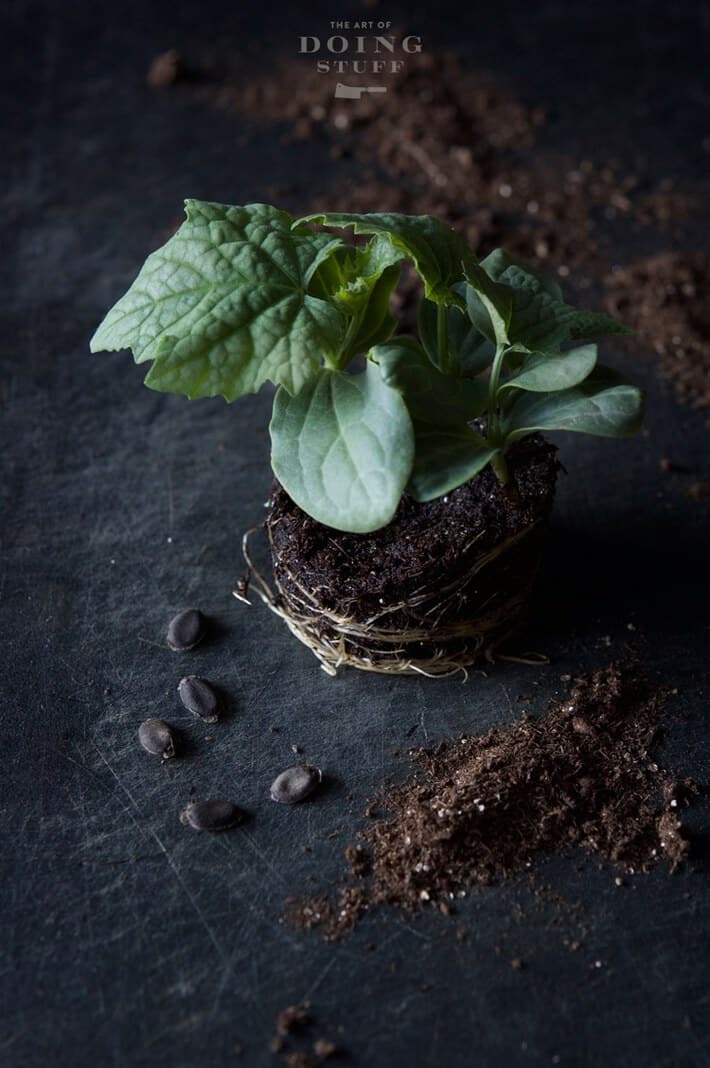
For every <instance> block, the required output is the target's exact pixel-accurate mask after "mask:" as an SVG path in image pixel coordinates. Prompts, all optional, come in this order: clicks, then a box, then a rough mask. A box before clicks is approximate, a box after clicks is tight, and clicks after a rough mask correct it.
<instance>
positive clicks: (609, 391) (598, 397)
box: [502, 365, 644, 445]
mask: <svg viewBox="0 0 710 1068" xmlns="http://www.w3.org/2000/svg"><path fill="white" fill-rule="evenodd" d="M643 400H644V398H643V393H642V391H641V390H640V389H638V388H637V387H636V386H632V385H630V384H629V383H628V382H626V381H625V380H624V379H623V377H622V376H621V375H619V374H617V372H615V371H612V370H611V369H610V368H608V367H603V366H601V365H598V366H597V367H596V369H595V370H594V371H593V372H592V374H591V375H590V376H589V377H588V378H587V379H586V381H584V382H582V383H581V385H578V386H575V387H574V388H573V389H565V390H562V391H560V392H559V393H550V394H541V395H538V394H535V393H521V394H520V395H519V396H517V397H516V398H515V400H514V401H513V403H512V404H511V405H510V407H509V408H508V409H507V411H506V412H505V414H504V417H503V425H502V430H503V434H504V435H505V443H506V445H509V444H511V443H512V442H513V441H517V440H518V439H519V438H522V437H525V436H526V435H528V434H532V433H533V432H534V431H536V430H571V431H574V432H576V433H580V434H597V435H599V436H600V437H608V438H622V437H630V436H631V435H633V434H637V433H638V432H639V430H640V429H641V424H642V421H643V406H644V405H643Z"/></svg>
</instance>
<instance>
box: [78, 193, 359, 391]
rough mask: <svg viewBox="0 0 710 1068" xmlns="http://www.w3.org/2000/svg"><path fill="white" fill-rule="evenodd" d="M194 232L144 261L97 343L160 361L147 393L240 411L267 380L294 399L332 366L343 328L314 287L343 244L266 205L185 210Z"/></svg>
mask: <svg viewBox="0 0 710 1068" xmlns="http://www.w3.org/2000/svg"><path fill="white" fill-rule="evenodd" d="M185 204H186V214H187V221H186V222H184V223H183V224H182V226H181V227H180V229H179V230H178V232H177V233H176V234H175V235H174V236H173V237H172V238H170V240H169V241H168V242H167V244H165V245H164V246H163V247H162V248H160V249H158V250H157V252H154V253H153V254H152V255H151V256H149V257H148V259H147V260H146V262H145V264H144V266H143V268H142V270H141V272H140V274H139V275H138V277H137V278H136V280H135V282H134V283H133V285H132V286H131V288H130V289H129V290H128V292H127V293H126V294H125V296H123V297H122V298H121V299H120V300H119V301H118V303H117V304H115V305H114V307H113V308H112V309H111V311H110V312H109V313H108V315H107V316H106V318H105V319H104V321H103V323H102V324H101V326H100V327H99V328H98V330H97V331H96V333H95V334H94V337H93V338H92V341H91V350H92V352H97V351H99V350H101V349H108V350H115V349H120V348H128V347H130V348H132V349H133V354H134V357H135V360H136V362H137V363H141V362H143V361H145V360H155V363H154V364H153V367H152V368H151V371H150V373H149V374H148V376H147V379H146V384H147V385H149V386H151V387H152V388H154V389H160V390H166V391H169V392H174V393H185V394H186V395H187V396H188V397H208V396H216V395H222V396H223V397H225V398H226V400H228V401H231V400H234V399H235V397H238V396H240V395H242V394H244V393H250V392H256V390H258V389H259V388H260V386H261V385H263V383H264V382H266V381H267V380H270V381H272V382H274V383H276V384H277V385H279V384H280V385H283V386H284V387H285V388H286V389H288V390H289V391H290V392H297V391H298V390H299V389H300V388H301V387H302V385H303V384H304V382H305V381H306V380H307V379H308V378H309V377H311V376H312V375H313V374H315V372H316V371H317V370H318V367H319V366H320V364H321V361H322V360H323V359H325V360H326V361H328V362H330V361H333V360H335V359H336V357H337V354H338V352H339V349H340V346H341V344H342V341H343V337H344V335H345V327H346V319H345V316H344V315H343V314H342V313H341V312H340V311H339V310H338V309H337V308H335V307H333V306H332V305H331V304H328V303H327V302H326V301H324V300H321V299H319V298H317V297H315V296H312V295H311V294H309V293H308V292H307V287H308V284H309V282H310V281H311V279H312V277H313V275H314V273H315V272H316V271H317V270H318V267H319V266H320V264H322V263H323V262H324V260H326V259H327V258H328V257H329V256H330V255H332V254H333V252H334V251H335V250H336V249H337V248H339V247H340V246H341V244H342V242H341V241H339V240H338V239H337V238H333V237H332V235H328V234H322V233H321V234H317V233H313V232H312V231H310V230H307V229H306V228H303V227H301V228H293V227H292V225H291V217H290V216H289V215H288V214H287V213H286V212H283V211H277V210H276V208H272V207H270V206H269V205H267V204H248V205H246V206H245V207H228V206H226V205H223V204H212V203H207V202H204V201H198V200H188V201H186V202H185Z"/></svg>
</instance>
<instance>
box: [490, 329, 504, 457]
mask: <svg viewBox="0 0 710 1068" xmlns="http://www.w3.org/2000/svg"><path fill="white" fill-rule="evenodd" d="M507 353H508V350H507V348H505V346H503V345H499V346H498V348H497V349H496V354H495V356H494V358H493V364H492V365H491V376H490V379H489V381H488V428H487V431H486V437H487V438H488V441H489V442H491V444H493V443H495V440H496V437H497V434H498V427H497V415H498V412H497V399H498V382H499V381H500V373H501V371H502V370H503V360H504V359H505V357H506V355H507ZM496 474H497V472H496Z"/></svg>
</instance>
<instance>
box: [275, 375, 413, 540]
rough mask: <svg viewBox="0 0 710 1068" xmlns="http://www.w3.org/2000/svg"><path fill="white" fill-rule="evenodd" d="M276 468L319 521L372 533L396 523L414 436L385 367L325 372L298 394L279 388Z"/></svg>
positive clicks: (286, 486)
mask: <svg viewBox="0 0 710 1068" xmlns="http://www.w3.org/2000/svg"><path fill="white" fill-rule="evenodd" d="M270 430H271V443H272V450H271V465H272V467H273V470H274V474H275V475H276V477H277V478H278V479H279V481H280V482H281V484H282V485H283V487H284V489H285V490H286V491H287V493H288V494H289V495H290V496H291V497H292V499H293V500H294V501H295V502H296V504H297V505H299V507H300V508H302V509H303V510H304V512H307V513H308V514H309V515H310V516H313V518H314V519H317V520H318V521H319V522H320V523H325V524H326V526H330V527H335V528H336V529H337V530H348V531H352V532H354V533H367V532H368V531H371V530H377V529H378V528H379V527H383V526H385V525H386V524H387V523H389V521H390V519H391V518H392V516H393V515H394V513H395V511H396V509H397V505H398V504H399V500H400V497H401V495H402V492H403V490H404V487H405V486H406V484H407V479H408V478H409V474H410V471H411V468H412V462H413V458H414V435H413V431H412V423H411V420H410V418H409V413H408V412H407V408H406V405H405V403H404V401H403V400H402V397H401V396H400V394H399V393H398V392H397V391H396V390H394V389H390V388H389V386H387V385H386V384H385V382H384V381H383V380H382V377H381V375H380V372H379V369H378V368H377V367H375V366H374V365H373V364H371V363H368V365H367V368H366V370H365V371H363V372H361V373H360V374H355V375H351V374H347V373H345V372H342V371H329V370H326V369H323V370H321V372H320V373H319V374H318V375H317V376H316V377H315V378H313V379H311V380H310V381H309V382H307V383H306V385H305V386H304V388H303V389H302V390H301V392H300V393H298V394H296V396H295V397H292V396H289V394H288V393H287V392H286V391H285V390H284V389H280V390H278V392H277V393H276V397H275V398H274V414H273V417H272V419H271V425H270Z"/></svg>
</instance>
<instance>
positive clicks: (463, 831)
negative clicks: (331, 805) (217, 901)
mask: <svg viewBox="0 0 710 1068" xmlns="http://www.w3.org/2000/svg"><path fill="white" fill-rule="evenodd" d="M662 703H663V697H662V695H659V694H658V693H657V692H655V691H653V690H652V689H651V688H650V686H649V685H648V683H646V682H645V681H644V680H643V679H642V678H641V677H640V676H639V675H638V674H637V673H636V672H634V671H631V670H626V669H623V670H622V669H621V668H619V667H614V666H612V667H609V668H607V669H605V670H603V671H598V672H595V673H594V674H592V675H590V676H588V677H583V678H580V679H578V680H577V681H576V683H575V684H574V685H573V687H572V689H571V693H570V696H569V699H568V700H566V701H564V702H562V703H561V704H559V705H556V706H554V707H551V708H550V709H549V710H548V711H547V713H546V714H545V715H544V716H543V717H542V718H541V719H532V718H529V717H524V718H522V719H521V720H519V721H518V722H516V723H514V724H513V725H512V726H511V727H509V728H507V729H506V730H493V731H490V732H489V733H488V734H485V735H482V736H470V737H462V738H460V739H459V740H458V741H454V742H446V743H442V744H440V745H439V746H438V747H437V748H435V749H433V750H431V751H426V750H424V751H420V752H417V753H415V754H414V759H415V760H416V762H417V764H418V765H419V767H420V769H421V772H420V774H419V775H417V776H416V777H415V778H413V779H411V780H409V781H407V782H406V783H405V784H404V785H402V786H399V787H395V788H393V789H390V790H389V791H387V792H385V793H384V794H383V795H382V796H381V797H379V798H378V799H377V802H376V804H377V806H378V808H379V809H381V810H382V811H384V812H386V813H387V816H386V817H383V818H375V819H374V820H373V822H372V823H371V824H370V825H369V827H368V828H367V829H366V830H365V831H364V832H363V833H362V835H361V842H360V843H358V844H357V845H356V846H353V847H350V849H349V850H348V853H347V856H348V859H349V861H350V866H351V875H352V876H353V877H354V878H355V880H356V882H355V884H354V885H352V886H351V885H348V886H345V887H344V888H343V889H342V890H341V893H340V897H339V899H338V900H337V901H336V902H335V903H334V902H331V901H330V900H328V899H326V898H313V899H310V900H306V901H298V902H291V906H290V915H291V919H292V920H293V921H294V922H295V923H296V924H297V925H299V926H306V927H312V926H320V927H322V930H323V934H324V937H326V938H328V939H335V938H338V937H340V936H342V934H344V933H345V932H346V931H347V930H348V929H349V928H350V927H352V926H353V924H354V923H355V922H356V921H357V919H358V917H359V916H360V915H361V913H362V912H363V911H364V910H366V909H367V908H369V907H372V906H375V905H381V904H387V905H395V906H398V907H400V908H403V909H407V910H412V909H415V908H417V907H420V906H422V905H433V906H435V907H438V908H439V909H440V910H441V911H443V912H448V911H449V910H450V907H451V902H452V900H454V899H455V898H456V895H457V893H458V892H459V891H460V890H461V889H462V888H464V887H466V886H470V885H473V884H487V883H491V882H493V881H495V880H500V879H505V878H506V877H508V876H511V875H513V874H515V873H516V872H519V871H520V870H521V869H523V868H524V866H525V865H526V864H527V863H528V862H529V861H531V860H532V859H533V858H534V856H535V854H538V853H540V852H542V851H549V850H554V849H566V848H569V847H581V848H582V849H584V850H587V851H588V852H591V853H595V854H598V855H600V856H602V857H606V858H608V859H609V860H611V861H613V862H615V863H616V864H619V865H623V867H624V868H625V869H626V870H627V871H628V872H630V873H631V872H637V871H641V870H645V869H647V868H649V867H650V866H652V865H653V864H654V863H656V862H658V861H661V860H664V861H666V862H667V863H668V864H669V865H670V868H671V870H673V869H674V868H676V867H677V865H678V864H679V863H680V862H681V861H682V860H683V859H684V858H685V856H686V855H687V849H688V845H687V842H686V840H685V838H684V837H683V833H682V828H681V822H680V819H679V815H678V812H679V809H680V807H681V805H682V804H684V803H685V802H687V800H689V798H690V796H691V795H692V794H693V792H695V791H696V790H697V787H695V784H694V783H692V782H691V781H690V780H686V781H685V782H683V783H678V782H675V781H674V780H672V779H671V778H669V777H667V776H666V775H665V774H664V773H663V772H662V771H661V770H660V769H659V767H658V765H657V764H656V763H655V762H654V761H653V758H652V757H651V756H650V755H649V748H650V747H651V746H652V745H653V743H654V740H656V738H657V736H658V731H659V726H658V716H659V711H660V708H661V706H662Z"/></svg>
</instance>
